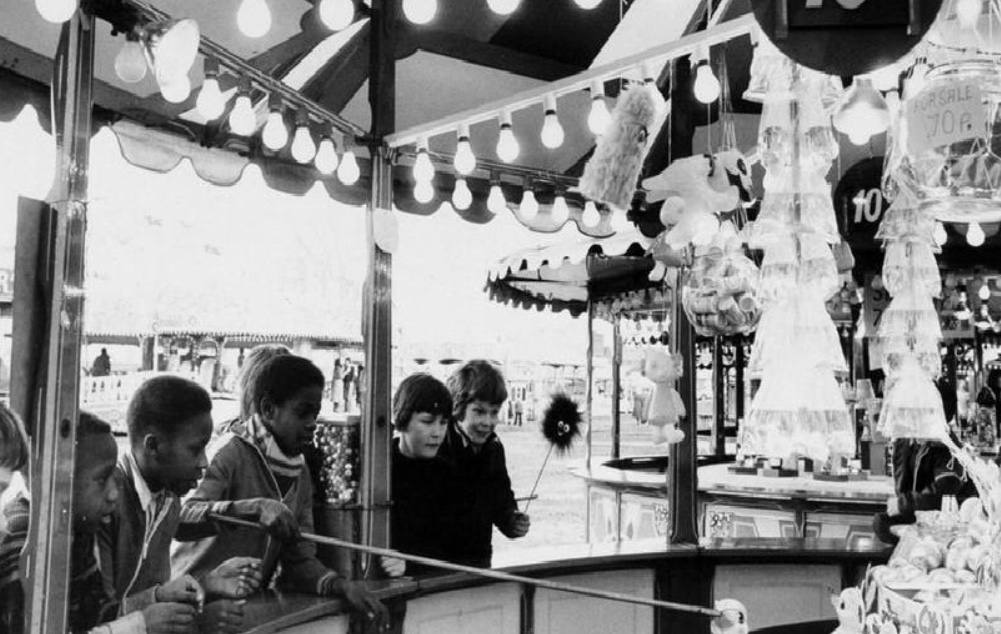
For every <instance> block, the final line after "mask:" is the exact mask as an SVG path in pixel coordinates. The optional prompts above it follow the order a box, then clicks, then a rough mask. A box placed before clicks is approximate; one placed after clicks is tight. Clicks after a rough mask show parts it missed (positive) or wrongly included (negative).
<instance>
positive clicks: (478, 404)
mask: <svg viewBox="0 0 1001 634" xmlns="http://www.w3.org/2000/svg"><path fill="white" fill-rule="evenodd" d="M502 404H503V403H496V404H495V403H487V402H486V401H471V402H470V403H469V404H468V405H466V411H464V412H463V413H462V420H461V421H459V423H460V424H461V425H462V431H464V432H466V435H467V436H469V440H471V441H472V443H473V444H474V445H482V444H483V443H485V442H486V441H487V438H489V437H490V434H492V433H493V432H494V428H495V427H497V423H498V422H500V418H498V415H499V414H500V409H501V405H502Z"/></svg>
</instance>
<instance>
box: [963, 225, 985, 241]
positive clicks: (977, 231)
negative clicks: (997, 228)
mask: <svg viewBox="0 0 1001 634" xmlns="http://www.w3.org/2000/svg"><path fill="white" fill-rule="evenodd" d="M986 239H987V236H986V235H984V228H983V227H981V226H980V223H979V222H971V223H970V224H969V225H968V226H967V228H966V243H967V244H969V245H970V246H971V247H979V246H981V245H982V244H983V243H984V240H986Z"/></svg>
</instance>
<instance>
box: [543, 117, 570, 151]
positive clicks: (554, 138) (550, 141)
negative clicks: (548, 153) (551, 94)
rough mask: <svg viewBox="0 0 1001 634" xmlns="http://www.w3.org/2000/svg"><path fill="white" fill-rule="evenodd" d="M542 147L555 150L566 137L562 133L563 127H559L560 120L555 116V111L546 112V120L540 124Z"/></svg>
mask: <svg viewBox="0 0 1001 634" xmlns="http://www.w3.org/2000/svg"><path fill="white" fill-rule="evenodd" d="M541 136H542V145H544V146H546V147H547V148H549V149H550V150H555V149H556V148H558V147H559V146H561V145H563V139H564V137H565V136H566V135H565V134H564V133H563V126H562V125H560V118H559V117H558V116H556V110H547V111H546V118H545V120H544V121H543V123H542V135H541Z"/></svg>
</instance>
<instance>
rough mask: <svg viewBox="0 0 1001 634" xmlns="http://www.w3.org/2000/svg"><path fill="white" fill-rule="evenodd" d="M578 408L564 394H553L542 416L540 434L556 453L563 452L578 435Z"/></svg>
mask: <svg viewBox="0 0 1001 634" xmlns="http://www.w3.org/2000/svg"><path fill="white" fill-rule="evenodd" d="M580 421H581V416H580V410H579V409H578V408H577V403H576V402H574V400H573V399H572V398H570V397H569V396H567V395H566V394H554V395H553V398H552V400H551V401H549V407H547V408H546V413H545V415H544V416H543V417H542V435H543V436H545V437H546V440H548V441H549V442H550V443H551V444H552V446H553V447H554V448H555V449H556V452H557V453H558V454H561V455H562V454H565V453H566V452H567V451H568V450H569V449H570V446H571V445H573V442H574V440H575V439H576V438H577V437H578V436H580Z"/></svg>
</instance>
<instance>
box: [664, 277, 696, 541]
mask: <svg viewBox="0 0 1001 634" xmlns="http://www.w3.org/2000/svg"><path fill="white" fill-rule="evenodd" d="M679 286H680V284H679ZM673 310H674V319H673V323H674V324H675V334H676V337H675V341H676V342H677V347H678V354H680V355H681V356H682V358H683V359H684V363H685V372H684V374H683V375H682V377H681V379H680V380H679V381H678V392H679V393H680V394H681V400H682V401H683V402H684V403H685V409H686V410H687V411H688V416H686V417H685V418H684V419H683V420H682V421H681V422H680V423H679V427H681V428H682V431H684V432H685V439H684V440H682V441H681V442H679V443H677V444H675V445H671V465H672V467H673V468H672V469H671V474H672V478H671V481H670V482H669V483H668V484H669V486H670V492H671V500H670V513H671V543H672V544H694V543H696V542H697V541H698V538H699V530H698V526H697V523H698V509H697V507H696V505H697V503H698V480H699V478H698V438H697V434H698V427H699V426H698V414H699V413H698V409H697V406H696V391H695V385H696V381H695V372H696V367H695V366H696V363H695V330H694V329H693V328H692V325H691V323H689V321H688V316H687V315H686V314H685V311H683V310H682V309H681V289H680V288H676V289H675V293H674V307H673Z"/></svg>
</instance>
